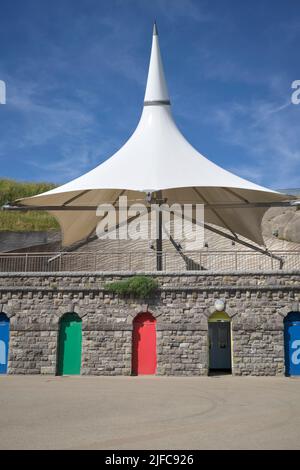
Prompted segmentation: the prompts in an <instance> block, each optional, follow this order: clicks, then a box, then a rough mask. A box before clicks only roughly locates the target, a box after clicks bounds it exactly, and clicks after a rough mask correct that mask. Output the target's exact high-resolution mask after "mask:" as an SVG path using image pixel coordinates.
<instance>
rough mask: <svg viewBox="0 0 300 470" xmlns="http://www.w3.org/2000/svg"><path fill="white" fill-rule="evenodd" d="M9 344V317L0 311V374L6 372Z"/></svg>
mask: <svg viewBox="0 0 300 470" xmlns="http://www.w3.org/2000/svg"><path fill="white" fill-rule="evenodd" d="M8 345H9V319H8V318H7V316H6V315H5V314H4V313H0V374H6V372H7V363H8Z"/></svg>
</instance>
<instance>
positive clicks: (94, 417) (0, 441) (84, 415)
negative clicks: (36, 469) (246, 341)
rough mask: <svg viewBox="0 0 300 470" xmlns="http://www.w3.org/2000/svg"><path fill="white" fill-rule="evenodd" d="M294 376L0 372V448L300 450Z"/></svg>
mask: <svg viewBox="0 0 300 470" xmlns="http://www.w3.org/2000/svg"><path fill="white" fill-rule="evenodd" d="M299 397H300V379H296V378H284V377H232V376H214V377H149V376H148V377H84V376H80V377H75V376H73V377H50V376H0V410H1V413H0V449H300V400H299Z"/></svg>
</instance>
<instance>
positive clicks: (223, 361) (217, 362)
mask: <svg viewBox="0 0 300 470" xmlns="http://www.w3.org/2000/svg"><path fill="white" fill-rule="evenodd" d="M208 341H209V371H210V372H211V371H212V372H213V371H223V372H231V322H230V317H229V316H228V315H227V313H226V312H215V313H213V314H212V315H211V316H210V317H209V319H208Z"/></svg>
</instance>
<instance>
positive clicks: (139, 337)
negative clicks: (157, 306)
mask: <svg viewBox="0 0 300 470" xmlns="http://www.w3.org/2000/svg"><path fill="white" fill-rule="evenodd" d="M155 372H156V319H155V318H154V316H153V315H151V313H149V312H146V313H140V314H139V315H137V316H136V317H135V319H134V320H133V332H132V374H133V375H152V374H155Z"/></svg>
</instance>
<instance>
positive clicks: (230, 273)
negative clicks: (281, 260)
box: [0, 269, 300, 278]
mask: <svg viewBox="0 0 300 470" xmlns="http://www.w3.org/2000/svg"><path fill="white" fill-rule="evenodd" d="M141 275H143V276H155V277H175V276H176V277H177V276H180V277H183V276H187V277H189V276H204V277H205V276H241V275H242V276H244V275H245V276H249V275H250V276H251V275H256V276H266V275H267V276H271V275H272V276H291V275H298V276H300V270H299V269H294V270H286V271H285V270H273V271H272V270H269V271H259V270H240V271H215V270H214V271H203V270H201V271H172V272H168V271H58V272H2V273H0V278H2V277H85V276H101V277H112V276H118V277H128V276H141Z"/></svg>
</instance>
